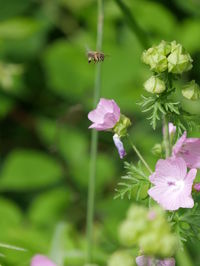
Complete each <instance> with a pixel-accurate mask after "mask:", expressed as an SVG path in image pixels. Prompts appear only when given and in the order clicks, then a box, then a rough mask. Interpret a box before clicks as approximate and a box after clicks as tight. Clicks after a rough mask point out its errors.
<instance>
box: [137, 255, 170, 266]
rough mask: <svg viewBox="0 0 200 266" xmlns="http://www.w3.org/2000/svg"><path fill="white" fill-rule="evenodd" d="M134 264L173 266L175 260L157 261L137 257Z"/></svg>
mask: <svg viewBox="0 0 200 266" xmlns="http://www.w3.org/2000/svg"><path fill="white" fill-rule="evenodd" d="M136 263H137V265H138V266H153V265H156V266H175V259H174V258H167V259H163V260H159V259H154V258H151V257H148V256H139V257H137V258H136Z"/></svg>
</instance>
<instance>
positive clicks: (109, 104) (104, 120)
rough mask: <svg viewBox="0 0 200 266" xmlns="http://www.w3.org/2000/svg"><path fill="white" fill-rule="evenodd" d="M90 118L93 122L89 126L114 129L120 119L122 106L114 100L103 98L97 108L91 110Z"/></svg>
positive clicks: (99, 128) (97, 128)
mask: <svg viewBox="0 0 200 266" xmlns="http://www.w3.org/2000/svg"><path fill="white" fill-rule="evenodd" d="M88 119H89V120H90V121H92V122H93V123H92V125H91V126H90V127H89V128H95V129H96V130H107V129H112V128H113V127H114V126H115V124H116V123H117V122H118V121H119V119H120V108H119V107H118V105H117V104H116V103H115V101H114V100H108V99H104V98H101V99H100V101H99V103H98V105H97V108H96V109H95V110H92V111H91V112H89V114H88Z"/></svg>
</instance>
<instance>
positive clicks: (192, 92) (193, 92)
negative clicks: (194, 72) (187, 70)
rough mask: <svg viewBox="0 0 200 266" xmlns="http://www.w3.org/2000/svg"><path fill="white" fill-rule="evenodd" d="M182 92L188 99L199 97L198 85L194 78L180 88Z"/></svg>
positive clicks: (193, 99)
mask: <svg viewBox="0 0 200 266" xmlns="http://www.w3.org/2000/svg"><path fill="white" fill-rule="evenodd" d="M182 94H183V96H184V97H185V98H186V99H188V100H192V101H195V100H198V99H199V98H200V87H199V85H198V84H197V83H196V82H195V80H192V81H191V82H189V83H188V84H187V85H185V86H184V88H183V89H182Z"/></svg>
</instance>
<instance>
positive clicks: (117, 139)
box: [113, 134, 126, 159]
mask: <svg viewBox="0 0 200 266" xmlns="http://www.w3.org/2000/svg"><path fill="white" fill-rule="evenodd" d="M113 141H114V143H115V146H116V148H117V150H118V153H119V157H120V159H123V158H124V156H125V155H126V151H125V149H124V145H123V143H122V141H121V140H120V137H119V136H118V135H117V134H115V135H114V136H113Z"/></svg>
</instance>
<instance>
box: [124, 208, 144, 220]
mask: <svg viewBox="0 0 200 266" xmlns="http://www.w3.org/2000/svg"><path fill="white" fill-rule="evenodd" d="M146 215H147V210H146V208H144V207H142V206H137V205H132V206H131V207H130V208H129V210H128V213H127V219H128V220H132V221H140V220H144V217H146Z"/></svg>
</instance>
